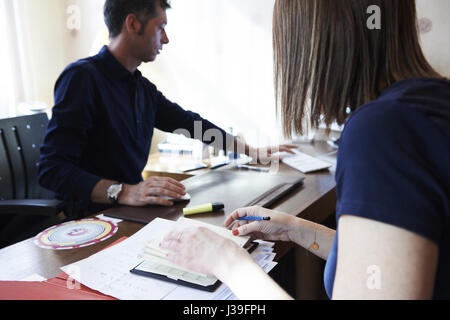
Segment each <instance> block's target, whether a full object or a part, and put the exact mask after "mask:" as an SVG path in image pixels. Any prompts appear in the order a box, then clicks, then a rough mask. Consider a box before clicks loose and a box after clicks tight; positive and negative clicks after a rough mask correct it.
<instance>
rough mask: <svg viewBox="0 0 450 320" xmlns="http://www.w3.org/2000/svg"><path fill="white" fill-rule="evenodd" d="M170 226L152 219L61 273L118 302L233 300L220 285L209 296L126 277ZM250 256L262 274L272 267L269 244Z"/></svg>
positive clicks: (166, 283)
mask: <svg viewBox="0 0 450 320" xmlns="http://www.w3.org/2000/svg"><path fill="white" fill-rule="evenodd" d="M174 224H175V222H173V221H169V220H165V219H160V218H156V219H155V220H153V221H152V222H151V223H149V224H148V225H146V226H145V227H144V228H142V229H141V230H140V231H138V232H137V233H136V234H134V235H133V236H131V237H130V238H128V239H127V240H124V241H122V242H120V243H118V244H116V245H114V246H112V247H110V248H108V249H106V250H103V251H100V252H99V253H96V254H94V255H92V256H91V257H89V258H87V259H84V260H81V261H78V262H76V263H73V264H70V265H68V266H65V267H62V268H61V269H62V270H63V271H64V272H66V273H67V274H68V275H69V276H70V277H72V278H73V279H75V280H77V281H79V282H80V283H82V284H84V285H86V286H88V287H90V288H91V289H94V290H97V291H100V292H102V293H104V294H106V295H109V296H112V297H115V298H118V299H122V300H159V299H170V300H176V299H183V300H186V299H189V300H199V299H207V300H209V299H235V298H236V297H235V296H234V295H233V293H232V292H231V291H230V290H229V289H228V288H227V287H226V286H225V285H223V284H222V285H221V286H220V287H219V288H218V289H217V290H216V291H215V292H212V293H211V292H206V291H202V290H197V289H192V288H188V287H185V286H179V285H177V284H173V283H170V282H167V281H162V280H157V279H153V278H148V277H144V276H139V275H134V274H132V273H130V270H131V269H133V268H134V267H136V266H137V265H138V264H140V263H141V262H142V261H143V260H142V258H141V257H140V255H141V252H142V249H143V248H144V247H145V246H146V244H147V243H148V242H149V240H151V239H154V238H159V237H160V235H161V234H162V233H167V232H169V230H171V229H172V228H173V226H174ZM252 256H253V257H254V259H256V260H257V261H256V262H257V263H258V264H259V265H260V266H261V267H262V268H263V269H264V270H265V271H266V272H269V271H270V270H271V269H272V268H273V267H274V266H275V265H276V263H274V262H273V261H272V260H273V257H274V256H275V254H274V253H273V243H270V242H265V241H261V242H260V245H259V246H258V247H257V248H256V249H255V251H254V252H253V253H252Z"/></svg>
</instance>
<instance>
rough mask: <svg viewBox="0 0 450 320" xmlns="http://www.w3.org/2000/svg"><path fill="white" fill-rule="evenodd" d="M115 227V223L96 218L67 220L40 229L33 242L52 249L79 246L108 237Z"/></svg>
mask: <svg viewBox="0 0 450 320" xmlns="http://www.w3.org/2000/svg"><path fill="white" fill-rule="evenodd" d="M117 229H118V227H117V225H116V224H114V223H112V222H110V221H106V220H101V219H97V218H94V219H83V220H76V221H69V222H65V223H62V224H59V225H56V226H53V227H50V228H48V229H46V230H44V231H42V232H41V233H39V234H38V235H37V236H36V237H35V239H34V243H35V244H36V245H38V246H39V247H41V248H45V249H53V250H64V249H75V248H81V247H86V246H90V245H92V244H96V243H99V242H101V241H104V240H106V239H108V238H110V237H111V236H112V235H114V234H115V233H116V231H117Z"/></svg>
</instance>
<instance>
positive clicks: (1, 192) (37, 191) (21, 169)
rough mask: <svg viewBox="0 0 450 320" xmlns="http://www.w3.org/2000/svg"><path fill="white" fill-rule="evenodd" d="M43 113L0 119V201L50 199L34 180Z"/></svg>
mask: <svg viewBox="0 0 450 320" xmlns="http://www.w3.org/2000/svg"><path fill="white" fill-rule="evenodd" d="M47 124H48V117H47V114H46V113H39V114H34V115H31V116H23V117H17V118H9V119H0V200H11V199H53V198H54V193H52V192H50V191H48V190H46V189H44V188H42V187H40V186H39V183H38V164H39V159H40V151H39V149H40V146H41V144H42V142H43V140H44V136H45V132H46V130H47Z"/></svg>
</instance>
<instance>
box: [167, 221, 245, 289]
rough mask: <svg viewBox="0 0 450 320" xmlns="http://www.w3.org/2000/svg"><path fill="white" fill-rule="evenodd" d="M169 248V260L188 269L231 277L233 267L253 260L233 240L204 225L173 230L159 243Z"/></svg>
mask: <svg viewBox="0 0 450 320" xmlns="http://www.w3.org/2000/svg"><path fill="white" fill-rule="evenodd" d="M160 247H161V248H162V249H164V250H167V251H169V253H168V255H167V259H168V260H169V261H171V262H173V263H175V264H177V265H180V266H182V267H184V268H186V269H189V270H192V271H196V272H199V273H203V274H207V275H214V276H216V277H217V278H219V279H221V280H223V279H224V278H228V277H229V275H230V274H231V272H232V270H233V266H234V265H235V264H236V263H237V261H239V264H242V263H245V262H246V261H248V262H251V263H253V259H252V258H251V257H250V255H249V254H248V253H247V252H246V251H245V250H244V249H242V248H240V247H239V246H238V245H237V244H236V243H234V242H233V241H231V240H229V239H226V238H224V237H222V236H220V235H218V234H217V233H215V232H213V231H211V230H209V229H207V228H203V227H198V228H186V229H184V230H176V231H172V232H170V233H169V234H168V235H167V236H165V237H164V239H163V241H162V242H161V243H160Z"/></svg>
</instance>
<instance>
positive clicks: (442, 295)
mask: <svg viewBox="0 0 450 320" xmlns="http://www.w3.org/2000/svg"><path fill="white" fill-rule="evenodd" d="M449 191H450V82H448V81H445V80H440V79H426V78H423V79H409V80H403V81H400V82H397V83H395V84H393V85H392V86H391V87H390V88H388V89H387V90H385V92H383V94H382V95H381V96H380V97H379V98H378V99H377V100H375V101H372V102H370V103H367V104H365V105H363V106H361V107H360V108H358V109H357V110H356V111H355V112H354V113H353V114H352V115H351V117H350V119H349V120H348V122H347V124H346V126H345V129H344V131H343V133H342V136H341V142H340V144H339V153H338V159H337V167H336V193H337V207H336V216H337V217H336V220H337V225H338V232H336V235H335V239H334V243H333V248H332V249H331V253H330V255H329V256H328V260H327V264H326V267H325V273H324V282H325V288H326V291H327V294H328V296H329V297H330V298H331V297H332V293H333V286H334V279H335V272H336V266H337V262H338V260H339V257H338V247H339V246H338V243H339V241H338V239H339V235H338V234H339V218H340V217H341V216H342V215H353V216H358V217H362V218H366V219H369V220H374V221H379V222H383V223H387V224H390V225H393V226H396V227H399V228H402V229H404V230H408V231H410V232H413V233H415V234H418V235H420V236H422V237H424V238H426V239H429V240H430V241H432V242H434V243H435V244H436V245H437V246H438V248H439V261H438V265H437V270H436V278H435V286H434V292H433V298H434V299H450V273H449V271H450V192H449ZM355 241H357V239H355ZM382 277H383V271H381V278H382Z"/></svg>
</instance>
